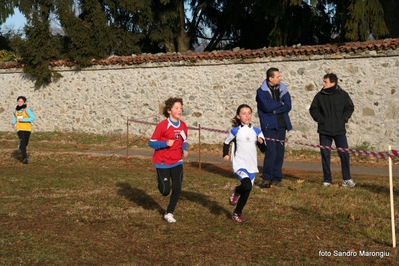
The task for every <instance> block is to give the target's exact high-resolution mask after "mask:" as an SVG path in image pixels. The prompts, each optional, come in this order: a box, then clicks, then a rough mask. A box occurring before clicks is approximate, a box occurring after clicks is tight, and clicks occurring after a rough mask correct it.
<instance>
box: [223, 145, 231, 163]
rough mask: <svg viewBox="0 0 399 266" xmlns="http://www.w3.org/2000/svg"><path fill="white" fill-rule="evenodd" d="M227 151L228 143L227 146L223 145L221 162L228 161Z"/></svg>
mask: <svg viewBox="0 0 399 266" xmlns="http://www.w3.org/2000/svg"><path fill="white" fill-rule="evenodd" d="M229 149H230V143H229V144H226V143H223V160H225V161H228V160H229V158H230V156H229Z"/></svg>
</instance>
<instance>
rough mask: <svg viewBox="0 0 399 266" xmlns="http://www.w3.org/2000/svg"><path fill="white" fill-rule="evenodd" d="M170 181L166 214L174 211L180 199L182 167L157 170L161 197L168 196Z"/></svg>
mask: <svg viewBox="0 0 399 266" xmlns="http://www.w3.org/2000/svg"><path fill="white" fill-rule="evenodd" d="M171 179H172V195H170V199H169V205H168V208H167V209H166V212H167V213H173V212H174V211H175V208H176V205H177V202H178V200H179V198H180V192H181V187H182V183H183V165H181V164H180V165H177V166H175V167H172V168H157V180H158V189H159V192H161V194H162V195H163V196H168V195H169V193H170V190H171V186H170V180H171Z"/></svg>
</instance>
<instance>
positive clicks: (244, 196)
mask: <svg viewBox="0 0 399 266" xmlns="http://www.w3.org/2000/svg"><path fill="white" fill-rule="evenodd" d="M251 190H252V182H251V179H249V178H243V179H242V180H241V185H239V186H238V187H236V193H238V194H240V198H239V199H238V202H237V206H236V209H235V210H234V212H235V213H237V214H242V209H244V206H245V204H247V200H248V197H249V194H251Z"/></svg>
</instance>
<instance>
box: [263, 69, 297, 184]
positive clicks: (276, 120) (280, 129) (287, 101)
mask: <svg viewBox="0 0 399 266" xmlns="http://www.w3.org/2000/svg"><path fill="white" fill-rule="evenodd" d="M256 102H257V106H258V115H259V120H260V126H261V129H262V132H263V135H264V137H265V138H266V145H267V149H266V152H265V159H264V162H263V172H262V179H263V180H262V183H261V184H260V187H262V188H270V186H272V185H273V186H277V187H279V186H281V180H282V179H283V173H282V168H283V162H284V152H285V135H286V132H287V131H289V130H291V129H292V125H291V121H290V118H289V116H288V113H289V111H291V96H290V94H289V92H288V89H287V86H286V85H285V84H284V83H282V82H281V75H280V71H279V70H278V69H277V68H274V67H272V68H269V69H268V70H267V71H266V80H264V81H263V83H262V85H261V86H260V88H259V89H258V90H257V91H256Z"/></svg>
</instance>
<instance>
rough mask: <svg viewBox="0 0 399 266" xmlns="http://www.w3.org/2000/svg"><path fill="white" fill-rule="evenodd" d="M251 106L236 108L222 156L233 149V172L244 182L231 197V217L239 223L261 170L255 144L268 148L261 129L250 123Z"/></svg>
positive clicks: (225, 155)
mask: <svg viewBox="0 0 399 266" xmlns="http://www.w3.org/2000/svg"><path fill="white" fill-rule="evenodd" d="M251 118H252V108H251V107H250V106H248V105H247V104H241V105H240V106H239V107H238V108H237V113H236V116H235V117H234V118H233V119H232V124H233V128H232V129H231V130H230V131H229V135H228V136H227V137H226V139H225V140H224V144H223V159H224V160H225V161H228V160H229V159H230V156H229V149H230V144H233V145H232V149H231V162H232V166H233V171H234V173H235V174H236V176H237V178H238V180H240V182H241V184H240V185H239V186H237V187H235V188H234V190H233V193H232V194H231V196H230V198H229V202H230V204H231V205H233V206H234V205H236V208H235V210H234V212H233V215H232V219H233V220H235V221H236V222H239V223H241V222H243V218H242V210H243V208H244V206H245V204H246V203H247V200H248V197H249V194H250V193H251V190H252V186H253V185H254V181H255V175H256V173H258V172H259V170H258V158H257V150H256V146H258V147H259V149H260V151H261V152H264V151H265V150H266V146H265V144H266V142H265V140H264V139H265V138H264V136H263V133H262V130H260V129H259V128H257V127H253V126H252V125H251Z"/></svg>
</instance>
